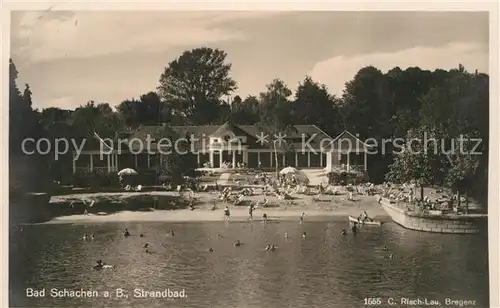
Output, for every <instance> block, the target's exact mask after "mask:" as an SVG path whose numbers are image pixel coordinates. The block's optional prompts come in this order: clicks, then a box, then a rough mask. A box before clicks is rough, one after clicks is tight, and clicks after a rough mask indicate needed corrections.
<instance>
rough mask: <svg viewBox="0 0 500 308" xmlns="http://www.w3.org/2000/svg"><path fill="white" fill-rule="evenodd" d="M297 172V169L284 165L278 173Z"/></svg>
mask: <svg viewBox="0 0 500 308" xmlns="http://www.w3.org/2000/svg"><path fill="white" fill-rule="evenodd" d="M297 173H299V170H297V169H295V168H294V167H286V168H283V170H281V171H280V174H297Z"/></svg>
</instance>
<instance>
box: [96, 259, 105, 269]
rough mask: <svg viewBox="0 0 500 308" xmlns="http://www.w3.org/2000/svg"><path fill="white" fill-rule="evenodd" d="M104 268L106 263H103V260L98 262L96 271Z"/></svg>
mask: <svg viewBox="0 0 500 308" xmlns="http://www.w3.org/2000/svg"><path fill="white" fill-rule="evenodd" d="M103 267H104V263H102V260H97V261H96V265H94V269H102V268H103Z"/></svg>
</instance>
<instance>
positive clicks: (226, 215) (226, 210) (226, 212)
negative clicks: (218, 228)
mask: <svg viewBox="0 0 500 308" xmlns="http://www.w3.org/2000/svg"><path fill="white" fill-rule="evenodd" d="M230 215H231V213H230V211H229V207H228V206H227V205H226V207H225V208H224V220H229V216H230Z"/></svg>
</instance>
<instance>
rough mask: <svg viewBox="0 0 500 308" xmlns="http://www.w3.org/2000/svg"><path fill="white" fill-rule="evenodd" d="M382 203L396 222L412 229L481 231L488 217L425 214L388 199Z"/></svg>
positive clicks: (462, 231)
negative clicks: (404, 207)
mask: <svg viewBox="0 0 500 308" xmlns="http://www.w3.org/2000/svg"><path fill="white" fill-rule="evenodd" d="M380 203H381V205H382V208H383V209H384V210H385V211H386V212H387V214H389V216H390V217H391V218H392V220H393V221H394V222H396V223H397V224H399V225H401V226H403V227H405V228H407V229H411V230H418V231H427V232H437V233H462V234H465V233H467V234H468V233H479V232H480V231H481V229H482V228H483V227H484V226H485V223H486V219H487V217H486V215H451V214H446V215H440V216H434V217H433V216H423V215H421V214H417V213H407V212H405V210H403V209H402V208H400V207H399V206H398V205H396V204H391V203H390V201H389V200H387V199H382V200H381V202H380Z"/></svg>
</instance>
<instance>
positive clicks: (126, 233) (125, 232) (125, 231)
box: [123, 229, 130, 237]
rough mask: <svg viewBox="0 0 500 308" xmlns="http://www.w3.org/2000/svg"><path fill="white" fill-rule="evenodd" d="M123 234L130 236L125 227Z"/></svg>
mask: <svg viewBox="0 0 500 308" xmlns="http://www.w3.org/2000/svg"><path fill="white" fill-rule="evenodd" d="M123 236H125V237H128V236H130V232H128V229H125V230H124V231H123Z"/></svg>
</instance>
